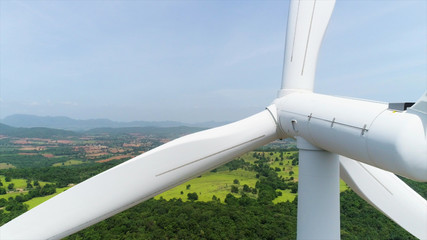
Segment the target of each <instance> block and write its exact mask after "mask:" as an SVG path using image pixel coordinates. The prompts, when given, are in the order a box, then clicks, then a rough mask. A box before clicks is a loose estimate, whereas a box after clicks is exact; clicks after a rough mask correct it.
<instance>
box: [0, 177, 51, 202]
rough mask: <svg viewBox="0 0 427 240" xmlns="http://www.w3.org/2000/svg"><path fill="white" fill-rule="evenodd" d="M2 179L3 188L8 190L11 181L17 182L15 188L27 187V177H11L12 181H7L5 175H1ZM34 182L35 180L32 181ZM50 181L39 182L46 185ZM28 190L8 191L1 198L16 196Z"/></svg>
mask: <svg viewBox="0 0 427 240" xmlns="http://www.w3.org/2000/svg"><path fill="white" fill-rule="evenodd" d="M0 181H1V182H2V183H3V188H5V189H6V191H8V189H7V186H8V185H9V184H11V183H13V184H15V186H14V188H15V189H25V188H26V187H27V180H26V179H22V178H18V179H11V181H10V182H6V181H5V176H3V175H0ZM31 183H33V182H31ZM48 183H49V182H41V181H40V182H39V184H40V186H42V187H43V186H44V185H46V184H48ZM27 192H28V191H23V192H8V193H6V194H4V195H0V198H5V199H8V198H10V197H16V196H18V195H20V194H26V193H27Z"/></svg>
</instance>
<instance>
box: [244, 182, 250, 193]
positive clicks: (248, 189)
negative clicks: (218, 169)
mask: <svg viewBox="0 0 427 240" xmlns="http://www.w3.org/2000/svg"><path fill="white" fill-rule="evenodd" d="M250 191H251V188H250V187H249V186H248V185H247V184H245V185H243V192H250Z"/></svg>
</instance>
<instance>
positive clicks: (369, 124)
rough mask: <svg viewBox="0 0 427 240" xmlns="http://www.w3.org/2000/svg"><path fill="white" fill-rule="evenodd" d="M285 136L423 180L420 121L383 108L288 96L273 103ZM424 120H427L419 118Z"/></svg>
mask: <svg viewBox="0 0 427 240" xmlns="http://www.w3.org/2000/svg"><path fill="white" fill-rule="evenodd" d="M274 104H275V105H276V107H277V111H278V116H279V124H280V128H281V131H282V132H283V134H284V135H285V136H289V137H294V138H295V137H302V138H304V139H305V140H306V141H308V142H309V143H311V144H312V145H314V146H316V147H318V148H320V149H323V150H326V151H329V152H333V153H337V154H339V155H343V156H346V157H348V158H351V159H355V160H358V161H361V162H364V163H366V164H369V165H372V166H375V167H378V168H381V169H385V170H387V171H390V172H393V173H396V174H399V175H401V176H405V177H407V178H410V179H413V180H416V181H422V182H426V181H427V174H426V173H427V158H426V156H427V141H426V135H425V129H426V126H425V125H424V124H423V116H422V115H421V116H420V114H421V113H420V114H414V113H411V112H410V111H409V112H408V111H404V112H400V111H395V110H391V109H388V104H385V103H378V102H372V101H363V100H357V99H349V98H342V97H333V96H327V95H321V94H315V93H307V92H299V91H293V93H288V94H286V95H285V96H283V97H281V98H278V99H276V100H275V101H274ZM424 117H426V116H424Z"/></svg>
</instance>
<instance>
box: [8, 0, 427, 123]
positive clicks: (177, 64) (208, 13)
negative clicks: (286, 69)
mask: <svg viewBox="0 0 427 240" xmlns="http://www.w3.org/2000/svg"><path fill="white" fill-rule="evenodd" d="M288 5H289V3H288V1H222V0H221V1H136V0H133V1H130V0H129V1H83V0H81V1H53V0H51V1H37V0H32V1H8V0H1V1H0V118H3V117H5V116H8V115H11V114H16V113H25V114H36V115H42V116H45V115H50V116H58V115H62V116H69V117H73V118H77V119H89V118H110V119H112V120H120V121H132V120H176V121H184V122H201V121H209V120H214V121H233V120H238V119H241V118H244V117H247V116H249V115H251V114H254V113H256V112H258V111H261V110H263V109H264V107H265V106H267V105H269V104H270V103H271V102H272V100H273V99H274V98H275V97H276V93H277V90H278V89H279V87H280V83H281V77H282V61H283V49H284V39H285V30H286V21H287V14H288ZM426 89H427V1H425V0H417V1H404V0H401V1H379V0H376V1H348V0H341V1H340V0H338V1H337V4H336V6H335V11H334V13H333V16H332V19H331V23H330V25H329V28H328V31H327V34H326V36H325V39H324V42H323V47H322V49H321V52H320V56H319V62H318V68H317V80H316V86H315V91H316V92H320V93H325V94H333V95H341V96H350V97H358V98H367V99H373V100H379V101H385V102H400V101H415V100H417V99H418V97H419V96H421V94H422V93H423V92H424V91H425V90H426Z"/></svg>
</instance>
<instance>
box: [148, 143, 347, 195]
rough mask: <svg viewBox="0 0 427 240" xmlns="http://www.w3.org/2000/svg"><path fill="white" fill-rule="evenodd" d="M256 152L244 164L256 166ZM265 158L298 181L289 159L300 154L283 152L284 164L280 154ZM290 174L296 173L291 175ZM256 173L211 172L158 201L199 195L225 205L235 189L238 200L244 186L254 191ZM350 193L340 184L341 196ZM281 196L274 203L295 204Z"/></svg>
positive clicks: (244, 158) (286, 192)
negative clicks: (233, 188)
mask: <svg viewBox="0 0 427 240" xmlns="http://www.w3.org/2000/svg"><path fill="white" fill-rule="evenodd" d="M253 154H254V152H250V153H246V154H244V155H242V156H241V157H240V158H241V159H243V160H244V161H245V162H248V163H251V164H254V163H255V161H256V160H257V159H256V158H255V157H254V156H253ZM264 154H265V156H267V157H269V158H270V159H271V161H270V168H272V169H276V168H280V171H277V174H278V175H279V176H281V177H283V178H284V179H290V178H291V177H293V178H294V181H295V182H296V181H298V173H299V169H298V166H292V160H290V159H289V157H291V156H292V155H294V154H297V151H291V152H284V153H283V161H282V160H281V158H280V153H279V152H272V153H269V152H265V153H264ZM291 171H292V172H293V173H292V174H291ZM255 175H256V172H254V171H247V170H243V169H237V170H233V171H228V170H227V168H224V167H220V168H218V171H217V172H209V173H205V174H203V175H202V176H201V177H198V178H194V179H192V180H190V181H188V182H186V183H183V184H181V185H179V186H177V187H175V188H172V189H170V190H168V191H166V192H164V193H162V194H160V195H157V196H156V197H155V199H160V198H163V199H166V200H170V199H173V198H176V199H178V198H181V200H183V201H188V199H187V194H188V193H193V192H195V193H197V195H198V197H199V199H198V201H204V202H206V201H211V200H212V197H213V196H214V195H215V196H216V197H217V198H219V199H220V201H221V202H224V199H225V197H226V196H227V194H229V193H231V186H232V185H235V186H237V187H238V188H239V193H238V194H236V193H233V194H234V195H235V196H236V197H237V196H239V195H240V193H241V192H242V188H243V185H244V184H247V185H248V186H249V187H252V188H254V187H255V184H256V182H257V181H258V179H257V178H256V177H255ZM234 179H237V180H239V184H234V183H233V181H234ZM188 185H190V188H189V189H187V186H188ZM346 189H348V186H347V185H346V184H345V183H344V181H342V180H340V192H342V191H345V190H346ZM280 192H282V196H279V197H277V198H276V199H275V200H274V201H273V202H274V203H279V202H286V201H293V200H294V199H295V197H296V195H297V194H295V193H291V190H290V189H286V190H280ZM246 194H247V195H248V196H249V197H253V198H256V195H255V194H251V193H249V194H248V193H246Z"/></svg>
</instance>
